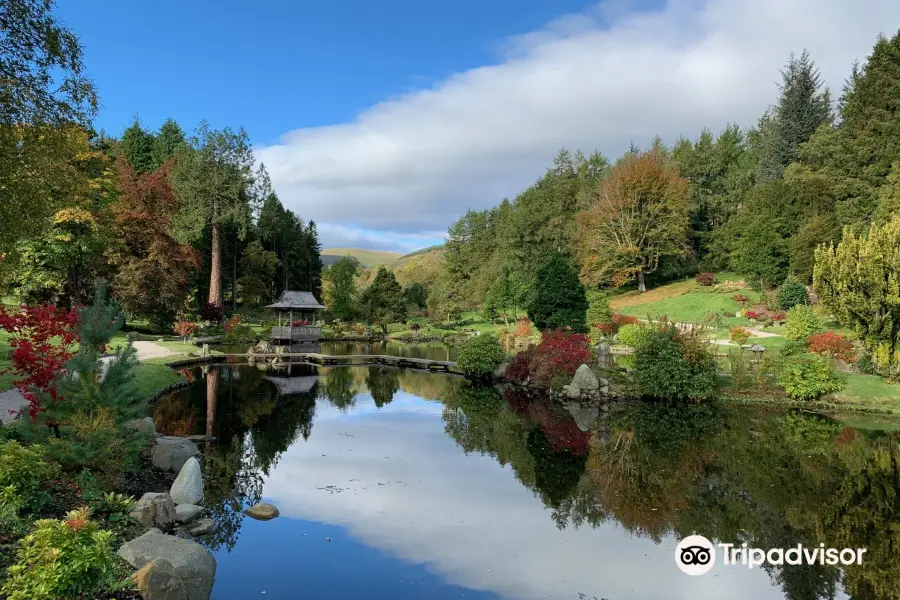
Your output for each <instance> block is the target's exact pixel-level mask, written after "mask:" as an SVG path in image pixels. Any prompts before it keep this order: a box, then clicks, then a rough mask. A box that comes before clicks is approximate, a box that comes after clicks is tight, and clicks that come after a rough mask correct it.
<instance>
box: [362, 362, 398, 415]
mask: <svg viewBox="0 0 900 600" xmlns="http://www.w3.org/2000/svg"><path fill="white" fill-rule="evenodd" d="M366 387H367V388H368V389H369V394H371V395H372V400H374V401H375V406H377V407H378V408H381V407H382V406H384V405H385V404H390V402H391V400H393V399H394V394H396V393H397V390H398V389H400V371H399V370H398V369H392V368H389V367H369V368H368V374H367V375H366Z"/></svg>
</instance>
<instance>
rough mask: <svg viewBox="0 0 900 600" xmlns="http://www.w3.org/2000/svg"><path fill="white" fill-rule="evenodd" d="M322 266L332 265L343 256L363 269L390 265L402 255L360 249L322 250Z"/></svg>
mask: <svg viewBox="0 0 900 600" xmlns="http://www.w3.org/2000/svg"><path fill="white" fill-rule="evenodd" d="M321 256H322V264H324V265H325V266H329V265H333V264H334V263H336V262H337V261H339V260H340V259H341V257H344V256H352V257H353V258H355V259H356V260H358V261H359V264H361V265H362V266H364V267H374V266H376V265H390V264H392V263H393V262H394V261H396V260H397V259H398V258H401V257H402V256H403V255H402V254H400V253H399V252H387V251H385V250H362V249H361V248H323V249H322V253H321Z"/></svg>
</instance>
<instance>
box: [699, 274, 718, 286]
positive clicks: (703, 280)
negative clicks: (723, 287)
mask: <svg viewBox="0 0 900 600" xmlns="http://www.w3.org/2000/svg"><path fill="white" fill-rule="evenodd" d="M694 280H695V281H696V282H697V285H701V286H703V287H709V286H711V285H715V284H716V274H715V273H708V272H707V273H697V276H696V277H694Z"/></svg>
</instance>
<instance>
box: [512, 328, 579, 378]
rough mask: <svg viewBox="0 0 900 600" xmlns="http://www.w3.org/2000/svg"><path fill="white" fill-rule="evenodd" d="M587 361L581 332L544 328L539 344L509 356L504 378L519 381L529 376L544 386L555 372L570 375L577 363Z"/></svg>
mask: <svg viewBox="0 0 900 600" xmlns="http://www.w3.org/2000/svg"><path fill="white" fill-rule="evenodd" d="M590 362H591V349H590V346H589V345H588V340H587V337H585V336H584V334H581V333H568V332H564V331H559V330H553V331H547V332H544V335H543V336H542V338H541V343H540V344H538V345H537V346H535V347H534V348H532V349H529V350H526V351H524V352H520V353H519V354H517V355H516V356H514V357H513V360H512V361H511V362H510V365H509V367H507V370H506V379H507V380H508V381H515V382H519V383H521V382H523V381H524V380H525V378H526V377H531V381H532V383H533V384H534V385H535V386H536V387H539V388H544V389H548V388H549V387H550V384H551V383H552V382H553V378H554V377H556V376H557V375H574V374H575V371H577V370H578V367H580V366H581V365H583V364H588V363H590ZM523 375H524V377H523Z"/></svg>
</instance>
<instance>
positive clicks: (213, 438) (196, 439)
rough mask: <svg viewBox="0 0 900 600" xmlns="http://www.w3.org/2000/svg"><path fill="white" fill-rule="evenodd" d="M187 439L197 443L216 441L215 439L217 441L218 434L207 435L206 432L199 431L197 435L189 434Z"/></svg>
mask: <svg viewBox="0 0 900 600" xmlns="http://www.w3.org/2000/svg"><path fill="white" fill-rule="evenodd" d="M187 439H189V440H191V441H192V442H194V443H195V444H201V443H203V442H214V441H216V436H214V435H205V434H202V433H199V434H196V435H189V436H187Z"/></svg>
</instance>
